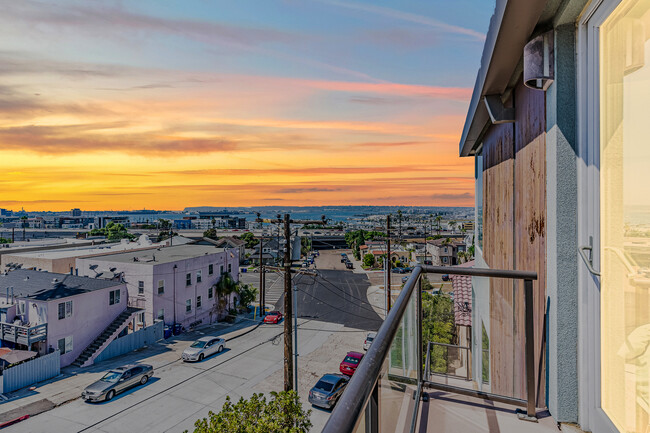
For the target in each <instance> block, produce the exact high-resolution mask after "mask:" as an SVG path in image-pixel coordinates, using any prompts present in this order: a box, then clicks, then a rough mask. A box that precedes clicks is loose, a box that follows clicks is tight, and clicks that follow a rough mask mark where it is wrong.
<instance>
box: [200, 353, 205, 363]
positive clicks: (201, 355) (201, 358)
mask: <svg viewBox="0 0 650 433" xmlns="http://www.w3.org/2000/svg"><path fill="white" fill-rule="evenodd" d="M203 358H204V356H203V354H200V355H199V362H201V361H203Z"/></svg>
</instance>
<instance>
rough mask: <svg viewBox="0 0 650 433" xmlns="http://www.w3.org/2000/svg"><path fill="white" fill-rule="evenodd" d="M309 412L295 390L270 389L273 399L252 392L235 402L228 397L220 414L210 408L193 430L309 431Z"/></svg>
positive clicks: (208, 432)
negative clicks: (250, 395) (246, 397)
mask: <svg viewBox="0 0 650 433" xmlns="http://www.w3.org/2000/svg"><path fill="white" fill-rule="evenodd" d="M310 414H311V410H308V411H305V410H304V409H303V408H302V404H301V403H300V398H299V397H298V395H297V394H296V393H295V392H294V391H282V392H271V400H267V399H266V397H264V395H263V394H253V396H252V397H251V398H250V399H248V400H245V399H244V398H243V397H242V398H240V399H239V401H238V402H237V403H234V404H233V403H232V401H231V400H230V397H229V396H228V397H226V402H225V403H224V405H223V407H222V408H221V411H220V412H219V413H214V412H212V411H210V413H209V414H208V417H207V418H203V419H200V420H198V421H196V422H195V423H194V427H195V429H194V433H270V432H272V433H307V432H308V431H309V429H310V428H311V426H312V424H311V421H310V420H309V416H310ZM185 432H186V433H187V430H185Z"/></svg>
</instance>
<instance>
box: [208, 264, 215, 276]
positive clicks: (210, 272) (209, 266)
mask: <svg viewBox="0 0 650 433" xmlns="http://www.w3.org/2000/svg"><path fill="white" fill-rule="evenodd" d="M213 273H214V265H208V274H210V275H212V274H213Z"/></svg>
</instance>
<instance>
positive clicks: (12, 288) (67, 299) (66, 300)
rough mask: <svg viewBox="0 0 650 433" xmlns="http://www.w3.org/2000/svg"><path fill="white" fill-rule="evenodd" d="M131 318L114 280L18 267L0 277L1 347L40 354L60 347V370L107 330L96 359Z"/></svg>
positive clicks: (123, 287)
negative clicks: (108, 330)
mask: <svg viewBox="0 0 650 433" xmlns="http://www.w3.org/2000/svg"><path fill="white" fill-rule="evenodd" d="M135 314H137V310H135V309H128V308H127V292H126V284H124V283H122V282H119V281H109V280H102V279H94V278H87V277H78V276H73V275H66V274H58V273H51V272H38V271H33V270H23V269H17V270H13V271H10V272H4V273H2V274H0V339H1V340H2V346H3V347H12V348H19V349H28V350H33V351H36V352H38V353H40V354H45V353H47V352H49V351H50V350H53V349H59V350H60V352H61V366H62V367H65V366H66V365H69V364H71V363H73V362H74V361H75V360H77V359H78V358H79V356H80V355H81V354H82V353H83V352H84V351H85V350H86V349H87V348H88V347H89V346H90V345H91V344H93V343H94V342H95V341H97V338H98V337H99V336H100V335H102V334H104V332H105V331H106V330H107V329H109V328H110V330H111V331H110V332H108V333H107V334H106V335H105V337H106V338H104V339H102V344H100V345H99V346H98V347H97V348H96V349H95V348H94V349H93V351H92V353H91V354H90V355H89V358H90V357H91V356H92V355H94V356H96V355H98V354H99V352H101V350H102V349H103V347H105V346H106V345H107V344H108V343H110V341H112V340H113V339H114V338H115V337H116V336H117V335H118V334H119V333H120V332H121V331H122V330H123V329H124V327H126V326H127V325H128V322H129V320H130V319H131V318H132V317H133V316H134V315H135ZM113 324H115V325H116V326H115V327H114V329H113V328H111V325H113ZM103 343H105V344H103ZM84 361H85V360H84Z"/></svg>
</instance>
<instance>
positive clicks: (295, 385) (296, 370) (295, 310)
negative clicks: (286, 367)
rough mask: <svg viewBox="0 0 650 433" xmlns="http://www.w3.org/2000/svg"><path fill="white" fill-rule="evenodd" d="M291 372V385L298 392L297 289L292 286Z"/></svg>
mask: <svg viewBox="0 0 650 433" xmlns="http://www.w3.org/2000/svg"><path fill="white" fill-rule="evenodd" d="M293 347H294V351H293V353H294V356H293V371H294V372H295V375H294V378H293V383H294V387H295V388H294V389H295V390H296V392H298V288H297V287H296V286H295V285H294V286H293Z"/></svg>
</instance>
